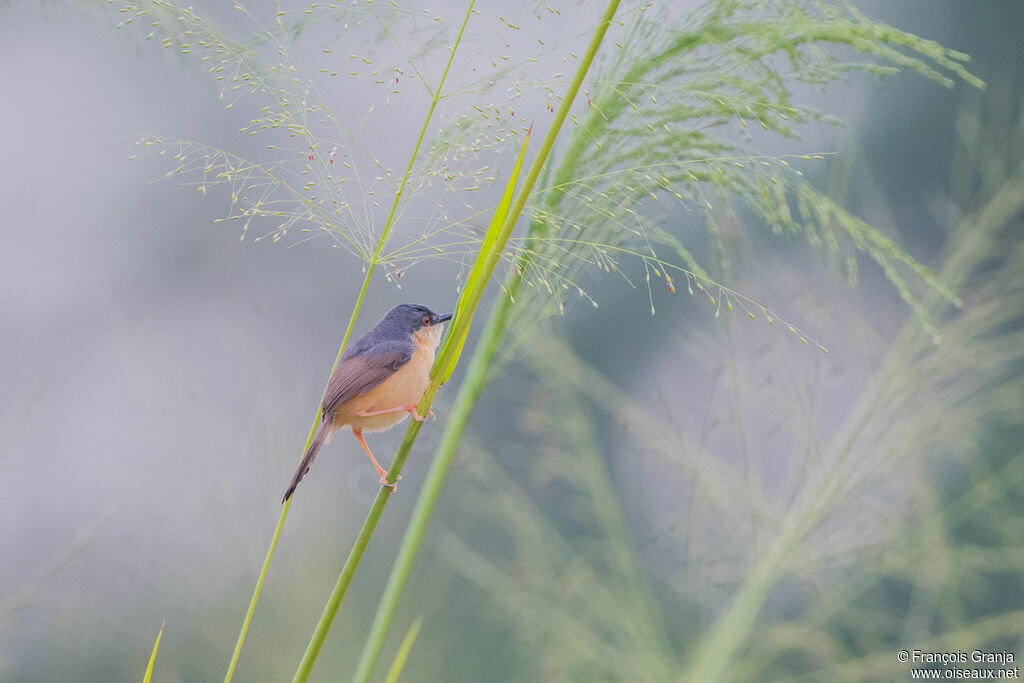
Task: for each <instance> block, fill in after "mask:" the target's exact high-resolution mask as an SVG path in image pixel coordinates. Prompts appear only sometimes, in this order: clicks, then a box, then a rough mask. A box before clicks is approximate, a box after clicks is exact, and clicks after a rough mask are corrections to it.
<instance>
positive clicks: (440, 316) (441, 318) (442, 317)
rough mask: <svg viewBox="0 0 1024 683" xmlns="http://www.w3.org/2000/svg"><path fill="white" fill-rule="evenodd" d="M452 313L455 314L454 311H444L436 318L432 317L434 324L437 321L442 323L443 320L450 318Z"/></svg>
mask: <svg viewBox="0 0 1024 683" xmlns="http://www.w3.org/2000/svg"><path fill="white" fill-rule="evenodd" d="M453 315H455V314H454V313H445V314H444V315H439V316H437V317H436V318H434V324H435V325H436V324H438V323H443V322H445V321H448V320H451V319H452V316H453Z"/></svg>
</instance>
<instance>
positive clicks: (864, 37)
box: [513, 0, 982, 341]
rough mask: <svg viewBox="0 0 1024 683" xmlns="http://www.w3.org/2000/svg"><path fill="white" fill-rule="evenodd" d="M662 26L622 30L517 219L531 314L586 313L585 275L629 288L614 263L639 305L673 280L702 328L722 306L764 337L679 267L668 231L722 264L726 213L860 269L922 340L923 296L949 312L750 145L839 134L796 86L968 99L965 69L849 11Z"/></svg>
mask: <svg viewBox="0 0 1024 683" xmlns="http://www.w3.org/2000/svg"><path fill="white" fill-rule="evenodd" d="M668 12H669V10H662V11H660V12H657V11H655V10H650V11H648V12H646V13H638V14H636V15H635V17H636V20H635V22H634V23H633V24H632V26H631V27H629V29H628V30H627V32H626V37H625V39H624V44H625V45H628V49H620V50H619V51H617V52H616V53H615V54H614V55H612V56H610V57H609V61H608V63H607V64H606V65H605V69H604V72H603V73H602V74H601V75H600V76H599V77H598V79H596V80H595V82H594V83H593V91H592V92H591V93H590V94H589V95H588V109H589V111H585V112H584V113H583V115H581V116H580V117H579V119H578V120H577V119H574V123H576V124H577V125H576V129H575V130H574V132H573V136H572V138H571V139H570V140H569V141H568V144H567V145H566V147H565V149H564V150H563V153H562V155H561V156H560V158H559V160H558V166H556V167H555V170H554V171H553V173H552V174H551V176H550V177H549V179H548V180H549V182H548V184H547V186H546V187H545V188H542V190H541V191H540V192H538V193H537V194H536V196H535V199H534V201H533V202H532V204H531V207H530V208H531V218H532V220H533V223H532V225H531V229H530V231H529V235H528V236H527V237H525V238H524V239H523V240H522V241H521V242H520V243H519V245H518V247H519V253H520V254H521V258H520V259H519V260H518V262H517V263H516V264H515V269H516V272H519V271H525V274H524V275H523V279H524V283H525V284H526V285H527V287H528V289H529V291H530V292H531V293H533V292H540V297H533V298H534V299H535V300H536V301H537V306H538V307H541V308H542V309H543V310H546V311H547V312H549V313H550V312H554V311H558V312H561V311H563V310H564V302H565V300H567V299H568V297H569V295H570V294H579V295H580V296H582V297H584V298H589V297H588V296H587V295H586V293H585V291H584V290H583V288H582V287H580V286H578V285H577V282H578V281H579V280H580V279H581V277H583V274H582V273H581V271H582V270H584V269H586V270H587V271H588V272H594V271H597V272H601V271H604V272H606V273H608V272H616V273H619V274H622V275H623V277H625V278H626V279H627V280H628V279H629V276H628V275H627V274H625V273H624V271H625V268H624V267H623V265H622V264H621V263H620V262H622V261H625V260H629V259H634V260H636V261H639V262H640V265H641V266H642V268H640V269H637V268H633V269H632V271H631V272H633V273H638V275H639V277H642V278H643V279H644V284H645V285H646V287H647V288H648V290H650V287H651V277H652V276H653V277H654V279H655V280H656V281H658V280H660V281H662V282H663V283H664V286H665V287H666V288H667V289H669V290H670V291H675V290H676V288H677V287H676V283H675V280H676V279H679V280H680V281H681V282H685V284H686V286H687V289H688V291H690V292H691V293H693V292H694V290H696V291H699V292H700V293H702V294H703V295H706V298H707V300H708V302H709V303H710V305H711V306H712V307H713V308H714V310H715V314H716V315H718V314H719V312H720V310H721V306H722V305H723V304H724V305H725V306H726V308H727V309H729V310H731V309H732V307H733V304H735V305H737V306H738V307H739V308H741V309H742V310H743V311H744V312H745V313H746V314H747V315H748V316H750V317H754V316H758V317H762V318H764V319H766V320H767V321H768V322H772V320H773V319H777V318H778V317H779V316H778V315H777V314H774V313H772V312H771V311H769V310H767V309H765V308H764V307H763V306H760V305H759V304H755V303H753V302H751V301H749V300H746V299H744V298H742V297H740V296H738V295H737V294H736V293H735V292H732V291H730V290H728V289H726V288H723V287H721V286H720V285H718V284H716V283H713V282H711V281H709V280H708V276H707V272H706V270H705V269H704V268H703V267H702V266H701V264H700V263H698V262H697V260H696V259H695V258H694V257H693V255H692V249H693V242H694V241H695V240H694V237H693V236H690V237H686V236H684V235H683V234H680V231H679V230H677V229H674V226H673V225H672V224H673V223H676V224H678V222H679V219H678V218H677V216H678V215H680V214H682V213H684V212H693V213H696V214H697V215H698V216H700V218H701V219H702V221H703V223H704V224H705V225H706V226H707V239H708V240H709V241H710V243H711V246H712V251H713V252H714V253H716V254H718V255H721V256H724V257H725V258H728V252H729V249H728V247H727V246H726V245H725V244H724V243H723V241H722V238H721V232H720V227H721V221H722V218H723V217H725V216H728V215H729V214H730V213H731V209H732V207H733V206H735V205H736V204H737V202H738V203H740V204H741V205H742V206H745V207H746V208H747V209H749V210H750V211H751V212H753V213H754V214H755V215H757V216H758V217H759V218H760V219H761V220H762V221H763V222H764V223H765V224H766V225H767V226H768V227H769V228H770V229H771V230H772V231H774V232H776V233H780V234H787V235H791V236H794V237H803V238H804V239H806V240H807V241H808V242H809V243H810V244H811V245H812V246H814V247H815V248H819V249H822V250H825V251H826V253H828V254H840V253H841V254H844V255H846V256H847V257H848V258H847V259H846V262H847V263H848V264H852V266H850V267H851V268H855V267H856V260H855V259H853V258H852V256H853V254H855V253H857V252H862V253H864V254H865V255H867V256H868V257H870V258H871V259H872V260H874V261H875V262H877V263H878V265H879V266H881V268H882V269H883V271H884V272H885V274H886V277H887V278H888V279H889V280H890V282H891V283H892V284H893V286H894V287H895V288H896V289H897V291H898V292H899V294H900V296H901V297H902V298H903V299H904V301H906V302H907V303H908V304H909V305H910V306H911V308H912V309H913V310H914V311H915V313H916V314H917V315H918V317H919V318H920V319H921V320H922V323H923V324H924V326H925V327H926V329H929V330H932V327H931V322H930V321H929V319H928V318H927V316H926V315H925V311H924V309H923V307H922V304H921V301H922V298H923V297H925V296H927V294H928V292H929V291H938V292H940V293H941V294H942V295H943V296H945V297H946V298H947V299H949V300H951V301H956V297H955V295H954V294H953V293H952V292H951V291H950V290H949V289H948V288H946V287H944V286H943V285H942V284H941V283H940V282H938V281H937V280H936V279H935V278H934V276H933V275H932V274H931V273H930V272H929V271H928V269H927V268H925V267H923V266H922V265H920V264H918V263H917V262H916V261H914V260H913V259H912V258H911V257H910V256H909V255H908V254H907V253H906V252H905V251H903V250H902V249H901V248H900V247H899V246H898V245H897V244H896V242H894V241H893V240H892V239H891V238H889V237H886V236H885V235H883V234H882V233H881V232H880V231H878V230H877V229H875V228H874V227H872V226H871V225H869V224H868V223H866V222H865V221H863V220H861V219H859V218H857V217H856V216H854V215H852V214H850V213H849V212H848V211H846V210H845V209H843V208H842V207H840V206H838V205H837V204H836V203H835V202H834V201H832V200H831V199H830V198H829V197H828V196H827V195H825V194H823V193H821V192H820V191H818V190H817V189H815V188H814V187H813V186H812V185H811V184H810V183H808V182H807V181H806V180H804V179H803V177H802V173H801V171H800V170H799V169H797V168H795V167H794V162H797V161H801V160H808V159H820V158H821V156H820V155H818V154H806V155H786V156H766V155H763V154H759V153H758V152H757V151H756V145H757V143H758V142H759V138H758V137H757V136H760V137H763V136H765V135H777V136H782V137H787V138H796V137H798V136H799V134H800V127H801V124H805V123H808V122H811V121H826V122H830V123H832V122H835V121H836V120H837V119H835V118H834V117H831V116H828V115H826V114H823V113H821V112H818V111H816V110H814V109H812V108H810V107H807V106H806V105H803V104H801V103H800V102H799V101H798V100H797V96H796V95H795V94H794V88H795V86H797V85H799V84H813V85H816V86H824V85H825V84H827V83H829V82H831V81H835V80H840V79H842V78H844V77H845V75H846V74H847V73H848V72H851V71H864V72H867V73H870V74H875V75H879V76H883V75H886V74H890V73H893V72H895V71H896V70H897V68H907V69H912V70H914V71H917V72H918V73H920V74H922V75H924V76H926V77H928V78H931V79H933V80H935V81H937V82H938V83H940V84H942V85H946V86H950V85H952V84H953V80H952V78H951V77H950V76H953V77H958V78H962V79H963V80H965V81H967V82H968V83H971V84H972V85H975V86H979V87H980V86H981V85H982V84H981V82H980V81H979V80H978V79H977V78H975V77H974V76H972V75H971V74H970V73H969V72H967V71H966V69H965V68H964V66H963V63H964V62H965V61H966V60H967V57H966V56H965V55H962V54H960V53H956V52H954V51H951V50H947V49H945V48H942V47H941V46H939V45H938V44H936V43H934V42H932V41H929V40H925V39H922V38H918V37H916V36H913V35H910V34H906V33H903V32H900V31H897V30H895V29H893V28H891V27H888V26H886V25H884V24H882V23H880V22H876V21H872V20H870V19H868V18H866V17H865V16H863V15H862V14H861V13H859V12H857V11H856V10H855V9H853V8H852V7H849V6H847V5H833V4H830V3H826V2H816V1H813V0H811V1H794V2H781V3H780V2H760V1H758V0H750V1H744V0H739V1H732V0H730V1H729V2H712V3H707V4H706V5H704V6H703V7H702V8H701V9H699V10H697V11H695V12H692V13H689V14H686V15H684V16H682V17H679V18H678V19H675V20H673V18H672V17H670V16H668ZM651 15H654V16H651ZM838 46H847V47H852V48H854V49H855V50H857V51H858V52H860V53H862V54H863V55H865V56H866V57H868V58H869V61H865V62H843V61H840V60H839V59H837V58H836V57H835V56H834V55H833V54H832V52H831V51H830V48H833V47H838ZM870 60H875V61H870ZM886 62H888V64H887V63H886ZM946 74H949V75H946ZM750 124H754V125H750ZM751 128H753V129H755V130H756V132H751ZM665 203H668V206H667V207H666V206H664V204H665ZM656 204H660V205H662V211H663V212H664V213H665V214H666V216H665V217H664V218H663V219H662V220H655V219H652V218H650V217H649V214H650V213H651V212H652V211H653V210H654V207H655V206H656ZM673 276H674V277H673ZM631 284H632V283H631ZM513 294H515V292H513ZM519 298H520V301H519V303H520V304H522V303H523V301H522V299H523V297H522V296H520V297H519ZM552 298H553V299H554V305H552V303H551V299H552ZM651 309H652V312H653V310H654V306H653V298H652V300H651ZM514 315H515V319H516V320H517V321H520V320H523V319H525V318H532V317H536V315H537V312H536V311H535V310H530V309H529V308H528V307H525V306H523V307H520V308H519V309H518V312H517V313H516V314H514ZM786 326H789V324H788V323H786ZM793 331H794V332H795V333H796V334H797V336H799V337H800V338H801V340H802V341H805V340H806V338H807V336H806V334H804V333H803V332H801V331H800V330H799V329H797V328H795V327H794V329H793Z"/></svg>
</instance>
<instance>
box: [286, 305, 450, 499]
mask: <svg viewBox="0 0 1024 683" xmlns="http://www.w3.org/2000/svg"><path fill="white" fill-rule="evenodd" d="M451 318H452V314H451V313H445V314H444V315H438V314H436V313H434V312H433V311H431V310H430V309H429V308H427V307H426V306H421V305H419V304H399V305H398V306H395V307H394V308H392V309H391V310H390V311H388V312H387V313H386V314H384V317H383V318H381V319H380V321H379V322H378V323H377V324H376V325H374V326H373V329H372V330H370V331H369V332H367V333H366V334H365V335H363V337H362V338H361V339H360V340H359V341H357V342H356V343H355V344H354V345H353V346H351V347H349V349H348V350H346V351H345V353H344V354H342V356H341V360H340V361H338V367H337V368H336V369H335V370H334V374H333V375H331V379H330V381H329V382H328V383H327V393H325V394H324V402H323V404H322V405H321V406H320V427H319V429H317V432H316V436H314V437H313V441H312V442H311V443H310V444H309V449H308V450H307V451H306V454H305V455H304V456H303V457H302V462H300V463H299V468H298V469H297V470H295V476H293V477H292V483H291V484H289V485H288V490H287V491H285V494H284V499H283V500H282V501H281V502H282V503H284V502H286V501H287V500H288V498H290V497H291V495H292V493H294V491H295V487H296V486H298V485H299V482H300V481H302V477H303V476H305V474H306V473H307V472H309V467H310V465H312V464H313V460H314V459H315V458H316V454H317V453H318V452H319V451H320V448H321V447H322V446H323V445H324V444H326V443H330V441H331V439H332V438H334V433H335V432H337V431H338V430H339V429H341V428H342V427H351V428H352V433H353V434H355V437H356V438H357V439H359V443H360V444H362V446H363V449H364V450H365V451H366V454H367V455H368V456H370V462H372V463H373V466H374V467H375V468H376V469H377V474H379V475H380V483H381V485H383V486H389V487H391V489H392V490H394V489H395V487H396V486H397V484H389V483H388V480H387V474H388V473H387V470H385V469H384V468H383V467H381V466H380V464H379V463H378V462H377V459H376V458H375V457H373V453H372V452H371V451H370V447H369V446H367V445H366V441H365V440H364V439H363V432H364V431H366V432H378V431H382V430H384V429H388V428H389V427H391V426H392V425H393V424H395V423H396V422H400V421H401V420H403V419H405V418H406V416H407V415H412V416H413V419H415V420H416V421H417V422H422V421H423V420H424V419H425V416H422V415H419V414H418V413H417V412H416V405H417V404H418V403H419V401H420V398H421V397H422V396H423V392H424V391H425V390H426V388H427V384H428V383H429V381H430V368H431V366H432V365H433V364H434V354H435V353H436V352H437V346H438V344H440V343H441V333H442V332H443V331H444V323H445V321H447V320H451ZM431 414H433V413H431Z"/></svg>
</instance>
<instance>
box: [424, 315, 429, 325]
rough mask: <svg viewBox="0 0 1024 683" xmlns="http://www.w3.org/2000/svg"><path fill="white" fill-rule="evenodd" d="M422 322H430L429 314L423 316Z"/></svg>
mask: <svg viewBox="0 0 1024 683" xmlns="http://www.w3.org/2000/svg"><path fill="white" fill-rule="evenodd" d="M423 324H424V325H429V324H430V316H429V315H425V316H423Z"/></svg>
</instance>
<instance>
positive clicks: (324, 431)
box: [281, 420, 331, 503]
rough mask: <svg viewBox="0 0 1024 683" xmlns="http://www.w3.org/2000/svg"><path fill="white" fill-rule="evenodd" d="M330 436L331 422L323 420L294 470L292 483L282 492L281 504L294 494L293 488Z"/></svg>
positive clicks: (304, 474) (307, 470)
mask: <svg viewBox="0 0 1024 683" xmlns="http://www.w3.org/2000/svg"><path fill="white" fill-rule="evenodd" d="M330 434H331V421H330V420H324V421H322V422H321V423H320V428H319V429H318V430H316V436H314V437H313V441H312V442H310V444H309V448H307V449H306V454H305V455H304V456H302V462H300V463H299V468H298V469H297V470H295V475H294V476H293V477H292V483H291V484H289V485H288V490H287V491H285V492H284V498H282V499H281V502H282V503H285V502H287V501H288V499H289V498H291V496H292V494H293V493H294V492H295V487H296V486H298V485H299V482H300V481H302V478H303V477H304V476H306V473H307V472H309V468H310V466H311V465H312V464H313V461H314V460H315V459H316V454H317V453H319V452H320V447H321V446H323V445H324V441H326V440H327V438H328V436H330Z"/></svg>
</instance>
